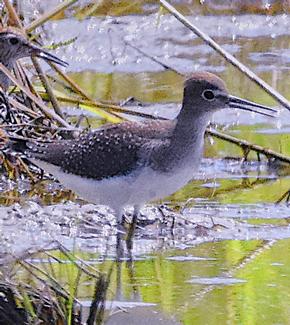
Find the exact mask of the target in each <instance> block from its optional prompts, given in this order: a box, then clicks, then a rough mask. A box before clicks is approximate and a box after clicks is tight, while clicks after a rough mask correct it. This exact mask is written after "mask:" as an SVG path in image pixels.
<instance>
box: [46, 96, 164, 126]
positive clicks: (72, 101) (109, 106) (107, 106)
mask: <svg viewBox="0 0 290 325" xmlns="http://www.w3.org/2000/svg"><path fill="white" fill-rule="evenodd" d="M42 96H43V99H44V100H45V99H46V94H45V93H43V94H42ZM56 98H57V99H58V100H59V101H60V102H62V103H70V104H75V105H79V106H86V109H87V110H90V109H89V108H93V109H91V111H92V112H93V113H97V114H98V110H97V111H96V109H97V108H101V109H105V110H110V111H114V112H117V113H122V114H127V115H133V116H138V117H143V118H147V119H152V120H166V118H164V117H160V116H154V115H152V114H147V113H143V112H137V111H132V110H128V109H125V108H122V107H121V106H118V105H113V104H105V103H101V102H97V101H88V100H83V99H77V98H70V97H62V96H56Z"/></svg>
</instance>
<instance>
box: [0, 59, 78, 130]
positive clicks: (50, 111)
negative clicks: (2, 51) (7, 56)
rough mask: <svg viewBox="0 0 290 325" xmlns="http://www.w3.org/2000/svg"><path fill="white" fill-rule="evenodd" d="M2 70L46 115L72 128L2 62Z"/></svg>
mask: <svg viewBox="0 0 290 325" xmlns="http://www.w3.org/2000/svg"><path fill="white" fill-rule="evenodd" d="M0 71H2V72H3V73H5V74H6V76H7V77H8V78H9V79H10V80H11V81H12V82H13V83H14V84H15V85H17V87H18V88H19V89H20V90H21V91H23V92H24V93H25V94H26V95H27V96H28V97H29V98H30V99H31V100H32V101H34V102H35V103H36V104H37V105H38V107H39V108H40V109H41V111H42V112H43V113H44V115H46V116H47V117H49V118H51V119H54V120H56V121H57V122H58V123H59V124H60V125H62V126H64V127H67V128H72V126H71V125H70V124H69V123H67V122H66V121H65V120H64V119H62V118H61V117H60V116H59V115H57V114H56V113H55V112H53V111H52V110H49V109H48V108H47V107H46V106H45V105H44V103H43V102H42V100H40V99H39V98H37V97H36V96H35V95H34V94H32V92H31V91H30V90H29V89H27V88H26V87H24V86H23V85H21V84H20V82H19V81H18V80H17V79H16V78H15V77H14V76H13V75H12V73H11V72H10V71H9V70H8V69H7V68H6V67H5V66H4V65H3V64H2V63H0Z"/></svg>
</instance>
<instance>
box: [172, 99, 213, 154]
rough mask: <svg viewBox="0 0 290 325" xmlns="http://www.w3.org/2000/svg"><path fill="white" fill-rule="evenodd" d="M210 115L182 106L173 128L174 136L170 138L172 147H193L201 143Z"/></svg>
mask: <svg viewBox="0 0 290 325" xmlns="http://www.w3.org/2000/svg"><path fill="white" fill-rule="evenodd" d="M210 118H211V114H210V113H209V112H202V111H200V110H197V109H194V108H193V107H192V105H191V104H190V107H186V105H183V107H182V109H181V111H180V113H179V115H178V116H177V121H176V125H175V128H174V132H173V133H174V136H173V137H172V145H174V146H181V147H182V146H183V145H185V146H188V147H190V148H192V147H195V146H196V145H197V144H199V143H201V144H202V143H203V138H204V133H205V129H206V127H207V125H208V123H209V121H210Z"/></svg>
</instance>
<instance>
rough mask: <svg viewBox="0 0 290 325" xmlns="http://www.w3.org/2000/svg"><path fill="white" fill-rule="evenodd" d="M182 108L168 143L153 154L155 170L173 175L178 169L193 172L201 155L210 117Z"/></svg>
mask: <svg viewBox="0 0 290 325" xmlns="http://www.w3.org/2000/svg"><path fill="white" fill-rule="evenodd" d="M186 111H187V112H190V113H191V114H189V113H187V112H184V106H183V108H182V110H181V112H180V113H179V115H178V117H177V118H176V119H175V121H174V126H173V129H172V133H171V136H170V138H169V139H168V140H169V143H168V144H167V145H166V146H165V147H163V148H162V149H161V150H160V151H158V152H156V153H155V154H154V157H153V159H154V161H157V162H158V167H157V169H159V170H161V171H163V172H171V173H174V172H176V171H177V170H179V169H186V168H189V169H190V170H192V171H194V170H195V169H196V168H197V167H198V165H199V162H200V159H201V157H202V153H203V142H204V133H205V129H206V126H207V124H208V122H209V120H210V115H209V114H208V113H207V114H200V112H197V113H195V112H194V110H193V109H188V110H186Z"/></svg>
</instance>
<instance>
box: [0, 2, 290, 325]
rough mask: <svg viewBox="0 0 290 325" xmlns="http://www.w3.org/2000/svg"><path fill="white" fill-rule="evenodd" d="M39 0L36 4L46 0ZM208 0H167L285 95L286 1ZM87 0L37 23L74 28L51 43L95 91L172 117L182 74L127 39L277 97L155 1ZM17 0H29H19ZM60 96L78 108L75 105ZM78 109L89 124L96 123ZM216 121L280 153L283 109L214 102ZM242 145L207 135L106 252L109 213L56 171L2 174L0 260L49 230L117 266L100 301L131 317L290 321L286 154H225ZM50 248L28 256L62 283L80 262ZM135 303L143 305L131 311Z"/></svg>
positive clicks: (235, 88) (104, 266) (96, 260)
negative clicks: (130, 237) (130, 235)
mask: <svg viewBox="0 0 290 325" xmlns="http://www.w3.org/2000/svg"><path fill="white" fill-rule="evenodd" d="M274 2H275V1H274ZM274 2H272V3H274ZM35 3H37V6H38V7H39V8H40V9H39V10H40V11H41V8H45V7H44V6H46V5H49V6H50V5H51V6H52V4H53V2H46V1H42V2H34V4H35ZM218 3H219V6H217V5H216V4H215V6H214V5H213V4H212V2H209V3H208V5H207V7H206V8H204V7H202V6H200V5H195V6H193V5H192V6H191V5H189V4H188V2H187V1H177V2H176V4H178V8H179V9H181V10H184V12H186V13H187V14H190V16H189V19H190V20H191V21H192V22H193V23H196V24H197V25H198V26H199V27H200V28H201V29H202V30H204V31H206V32H207V33H209V35H210V36H212V37H213V38H214V39H215V40H216V41H217V42H218V43H219V44H221V45H222V46H223V47H224V48H226V49H227V50H228V51H229V52H231V53H232V54H234V55H235V56H236V57H237V58H238V59H239V60H241V61H242V62H243V63H245V64H246V65H247V66H249V67H250V68H251V69H253V70H254V71H255V72H256V73H258V74H259V76H260V77H262V78H263V79H264V80H265V81H267V82H268V83H269V84H270V85H272V86H273V87H274V88H276V89H277V90H278V91H280V92H281V93H282V94H283V95H284V96H286V97H287V98H288V99H290V97H289V86H290V77H289V67H290V65H289V64H290V60H289V30H290V28H289V27H290V18H289V16H288V15H286V14H285V12H283V10H278V14H277V15H275V16H270V15H259V14H254V15H250V14H247V15H238V13H239V9H237V8H239V7H238V4H237V5H236V7H235V6H228V7H227V9H226V8H221V5H222V4H221V2H218ZM223 3H225V2H223ZM235 3H236V2H235ZM237 3H239V2H237ZM86 4H87V2H86V1H84V2H82V3H81V4H80V6H76V7H74V8H73V9H72V10H68V12H67V17H58V18H57V19H55V20H54V21H53V22H49V23H47V24H45V26H44V32H45V34H46V35H47V43H50V42H51V40H52V39H53V40H54V41H65V40H68V39H70V38H73V37H77V39H76V41H75V42H73V43H72V44H71V45H69V46H67V47H64V48H60V49H59V50H57V51H56V53H57V54H58V55H60V56H61V57H62V58H63V59H66V60H67V61H68V62H69V63H70V66H69V68H68V69H67V72H68V73H69V74H70V76H71V77H73V78H74V79H75V80H76V81H77V82H78V83H79V84H80V85H81V86H82V87H83V88H85V89H86V91H88V92H89V94H90V95H91V96H93V97H95V98H97V99H98V100H105V101H113V102H118V101H122V100H125V99H126V98H128V97H130V96H133V97H134V98H135V99H136V100H137V101H139V102H140V103H139V104H136V102H134V103H133V104H132V105H131V106H130V108H132V109H135V110H140V111H144V112H150V113H152V114H157V115H160V116H166V117H169V118H171V117H173V116H175V115H176V114H177V112H178V109H179V106H180V105H179V103H180V101H181V97H182V82H183V77H181V76H180V75H178V74H176V73H175V72H173V71H164V69H163V68H162V66H161V65H160V64H157V63H155V62H153V61H152V60H150V59H148V58H145V57H144V56H143V55H142V54H140V53H138V52H136V50H134V49H133V48H131V47H130V46H128V45H126V44H125V41H127V42H129V43H130V44H133V45H134V46H136V47H138V48H139V49H141V50H142V51H144V52H146V53H147V54H149V55H150V56H153V57H155V58H157V59H158V60H160V61H162V62H164V63H166V64H167V65H169V66H171V67H172V68H174V69H176V70H178V71H179V72H181V73H184V74H188V73H190V72H193V71H195V70H204V69H206V70H209V71H211V72H214V73H217V74H219V75H220V76H221V77H222V78H223V79H224V80H225V82H226V83H227V85H228V88H229V90H230V91H231V93H233V94H235V95H237V96H241V97H246V98H248V99H250V100H255V101H258V102H261V103H264V104H268V105H272V106H278V105H277V104H276V103H275V102H274V101H273V100H272V99H271V98H270V97H269V96H268V95H266V94H265V93H264V92H263V91H262V90H260V89H258V87H257V86H256V85H254V84H253V83H251V82H249V81H248V80H247V79H246V78H245V77H244V76H243V75H242V74H241V73H240V72H237V71H236V70H235V69H234V68H233V67H231V66H230V65H229V64H228V63H227V62H225V60H224V59H222V58H220V56H219V55H218V54H215V53H214V52H213V51H212V50H211V49H210V48H209V47H208V46H207V45H205V44H204V43H203V42H202V41H201V40H199V39H198V38H197V37H195V36H194V35H193V34H192V33H191V32H189V31H188V30H187V29H185V28H184V27H183V26H182V25H181V24H180V23H178V22H177V21H176V20H175V19H174V18H173V17H171V16H170V15H168V14H166V15H162V16H160V17H159V16H158V14H157V10H158V8H157V7H156V5H155V4H154V2H152V1H139V2H132V6H129V5H128V3H127V2H121V4H123V6H122V5H120V6H119V7H118V8H116V7H112V8H111V9H110V10H111V11H109V12H110V13H111V15H112V16H110V17H106V16H103V14H104V9H102V10H103V11H102V10H101V9H100V12H99V14H98V11H96V12H94V13H93V14H92V15H91V16H89V17H84V16H82V15H84V8H86V7H85V5H86ZM138 4H139V5H138ZM24 5H25V6H26V10H27V11H28V12H29V10H30V9H29V5H28V2H27V1H24ZM127 5H128V6H127ZM223 6H225V4H223V5H222V7H223ZM109 7H110V6H109V5H108V6H107V7H106V8H107V9H108V8H109ZM128 7H129V9H128ZM120 8H121V9H122V8H123V10H121V9H120ZM235 8H236V9H235ZM81 9H82V10H83V11H82V10H81ZM126 10H127V11H126ZM34 13H35V14H37V12H34ZM208 13H211V15H208ZM229 13H230V14H229ZM263 13H264V12H263ZM31 14H33V12H32V11H31ZM129 14H131V15H129ZM132 14H134V15H132ZM225 14H227V15H225ZM232 14H234V16H233V15H232ZM66 109H67V112H68V113H69V114H71V115H75V116H77V115H79V114H81V113H80V111H79V109H78V108H74V107H67V108H66ZM88 116H89V120H90V122H91V123H92V125H95V126H97V125H98V124H99V123H100V121H99V119H98V118H96V117H95V116H94V115H93V114H91V113H90V114H88ZM214 123H215V124H216V125H217V127H218V128H219V129H220V130H223V131H224V132H226V133H229V134H232V135H234V136H236V137H240V138H243V139H246V140H249V141H252V142H254V143H257V144H259V145H262V146H266V147H270V148H272V149H273V150H276V151H279V152H282V153H284V154H287V155H290V146H289V125H290V122H289V112H287V111H285V110H282V109H281V113H280V116H279V117H278V118H277V119H276V120H274V121H271V120H270V119H268V118H264V117H260V116H257V115H252V114H244V113H239V112H229V111H222V112H219V113H217V114H216V115H215V116H214ZM241 155H242V153H241V150H240V148H238V147H236V146H234V145H231V144H228V143H225V142H223V141H221V140H216V139H210V138H208V139H207V141H206V150H205V159H204V160H203V162H202V166H201V168H200V170H199V171H198V172H197V174H196V177H195V179H194V180H193V181H192V182H191V183H190V184H188V185H187V186H186V187H185V188H183V189H181V190H180V191H178V192H177V193H176V194H174V195H172V196H171V197H170V198H166V199H165V200H164V201H163V202H162V203H166V204H167V205H168V206H169V207H170V208H172V209H173V211H172V210H170V209H168V208H167V207H166V206H165V207H163V208H162V211H160V209H158V208H157V204H159V203H161V202H155V203H153V204H150V205H148V206H147V207H146V208H144V210H142V216H141V220H142V225H141V226H140V228H139V229H138V230H137V235H136V238H135V240H134V246H133V251H132V252H128V251H127V250H126V247H125V246H124V247H123V252H121V253H120V250H119V251H118V252H116V240H117V238H116V237H117V236H116V227H115V219H114V216H113V215H112V213H111V211H109V210H108V209H107V208H105V207H96V206H94V205H91V204H87V203H85V202H82V201H81V200H76V197H75V196H74V195H73V194H72V193H70V192H69V191H66V190H65V189H63V188H62V187H61V186H60V185H58V184H57V183H56V182H54V181H45V182H42V183H41V184H36V185H33V186H32V185H31V184H29V183H28V182H26V181H20V182H19V183H18V184H16V183H14V182H11V181H8V180H7V179H6V178H4V177H3V178H2V180H1V182H0V188H1V197H0V200H1V201H0V202H1V204H2V207H1V208H0V215H1V232H0V239H1V248H0V253H1V262H2V263H7V261H8V260H9V259H13V258H14V257H15V256H21V255H22V254H23V252H26V251H27V250H30V251H34V250H35V251H37V250H38V249H39V248H40V247H45V248H53V247H55V245H56V244H55V243H56V241H58V242H61V243H62V244H63V245H64V246H65V247H67V248H68V249H70V250H71V251H73V252H74V253H75V254H76V255H77V256H79V257H81V258H82V259H83V260H85V261H87V263H88V264H90V265H93V266H95V267H96V268H97V269H99V270H101V271H106V270H108V269H109V268H110V267H111V265H113V266H114V268H113V273H112V276H111V284H110V291H109V294H108V300H110V301H115V302H114V304H113V305H111V306H110V307H108V308H109V309H110V308H111V309H113V310H114V309H116V308H117V307H118V306H120V307H122V308H125V309H127V308H129V309H128V312H129V314H130V313H132V317H136V318H134V319H135V320H136V319H137V321H136V323H140V320H139V321H138V317H139V316H140V315H142V317H143V318H145V319H146V317H149V313H150V315H151V314H152V313H156V312H157V311H158V312H160V313H161V314H160V315H162V317H163V316H164V317H165V319H166V320H167V324H169V320H170V321H172V322H173V323H181V324H261V323H264V324H289V318H290V309H289V303H290V296H289V292H290V281H289V276H290V274H289V269H290V268H289V267H290V257H289V256H290V254H289V252H290V240H289V239H290V227H289V220H290V219H289V218H290V208H289V206H287V205H286V204H284V203H281V204H279V205H276V204H275V202H276V201H277V200H278V199H279V198H280V197H281V196H282V195H283V194H284V193H285V192H286V191H287V190H289V189H290V177H289V167H283V166H279V165H275V164H271V165H269V164H268V163H267V161H266V160H263V161H262V162H257V161H256V156H255V155H254V154H251V155H250V156H249V159H250V161H249V162H245V163H242V162H241V161H239V160H237V159H235V158H237V157H241ZM233 158H234V159H233ZM15 202H16V203H15ZM161 212H163V213H161ZM128 213H130V211H129V212H128ZM174 216H175V227H174V230H173V231H172V230H171V224H172V222H173V217H174ZM52 254H54V255H55V256H56V257H58V258H60V259H63V261H64V263H59V262H56V261H53V262H52V261H47V260H45V259H44V258H43V257H42V255H41V254H40V255H36V256H35V257H34V259H32V260H30V261H31V262H33V263H35V265H42V266H43V265H45V263H46V262H49V263H51V264H52V266H53V269H54V272H55V275H57V278H58V279H59V280H60V281H61V282H62V283H66V282H67V281H68V274H70V275H71V277H73V276H74V275H75V274H76V270H75V266H74V265H73V264H72V263H71V262H70V261H68V260H66V259H65V258H64V257H63V256H62V255H61V254H60V253H59V252H58V251H57V250H56V251H52ZM116 255H117V257H118V258H119V261H118V262H116ZM22 276H23V279H24V280H25V274H24V275H22ZM92 293H93V286H92V282H91V279H90V278H89V277H84V278H82V279H81V285H80V288H79V293H78V294H79V299H80V300H81V301H83V304H84V306H87V305H88V299H90V298H91V295H92ZM118 304H119V305H118ZM144 304H145V305H144ZM146 304H149V305H148V306H147V305H146ZM150 304H152V306H151V305H150ZM134 306H135V307H136V306H137V307H138V308H141V309H137V310H138V313H136V315H134V313H133V311H132V310H134V308H133V307H134ZM131 307H132V308H131ZM149 307H150V308H151V307H152V308H153V307H154V308H153V309H146V308H149ZM146 315H147V316H146ZM160 315H159V314H158V317H159V316H160ZM150 317H151V316H150ZM162 317H161V316H160V317H159V318H162ZM120 319H121V318H120ZM120 319H119V320H120ZM148 319H149V318H148ZM154 321H156V323H157V320H154ZM120 322H121V320H120ZM112 323H113V322H112ZM160 323H161V322H160ZM140 324H141V323H140Z"/></svg>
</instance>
